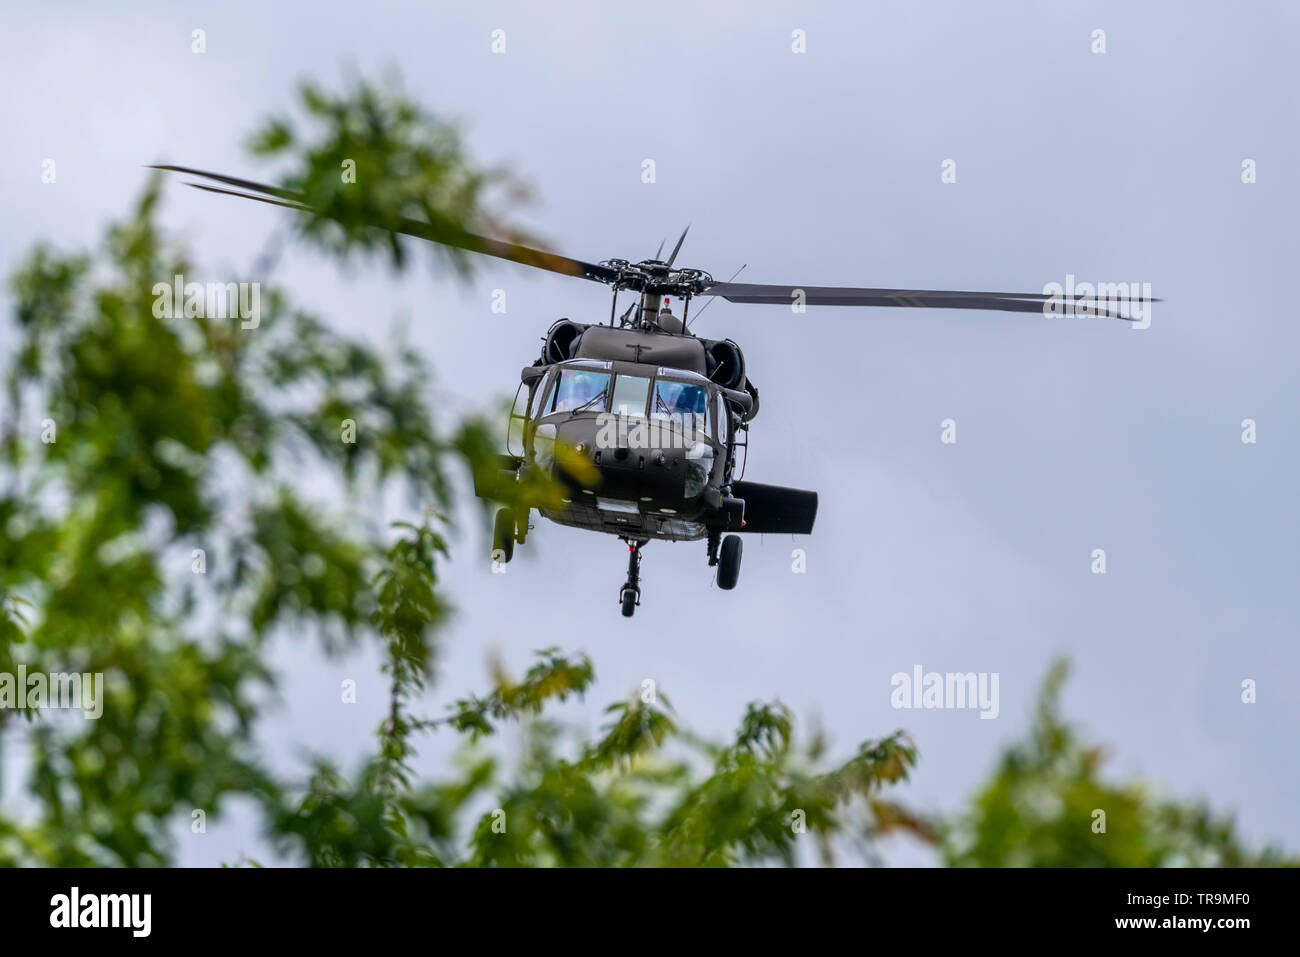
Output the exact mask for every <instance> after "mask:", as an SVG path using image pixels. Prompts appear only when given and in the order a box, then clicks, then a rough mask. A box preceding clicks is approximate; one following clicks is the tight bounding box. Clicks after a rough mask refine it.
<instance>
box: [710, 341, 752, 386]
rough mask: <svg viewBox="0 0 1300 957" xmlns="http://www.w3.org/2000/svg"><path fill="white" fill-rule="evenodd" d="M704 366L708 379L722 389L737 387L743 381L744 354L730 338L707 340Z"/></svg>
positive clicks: (742, 383) (741, 384)
mask: <svg viewBox="0 0 1300 957" xmlns="http://www.w3.org/2000/svg"><path fill="white" fill-rule="evenodd" d="M704 354H705V367H706V369H707V375H708V377H709V378H710V379H712V380H713V381H714V382H716V383H717V384H718V385H720V386H722V387H723V388H724V389H739V388H741V387H742V386H743V385H744V383H745V355H744V353H742V352H741V351H740V346H738V345H736V344H735V343H734V342H732V341H731V340H730V339H716V340H712V341H709V342H708V343H707V344H706V345H705V347H704Z"/></svg>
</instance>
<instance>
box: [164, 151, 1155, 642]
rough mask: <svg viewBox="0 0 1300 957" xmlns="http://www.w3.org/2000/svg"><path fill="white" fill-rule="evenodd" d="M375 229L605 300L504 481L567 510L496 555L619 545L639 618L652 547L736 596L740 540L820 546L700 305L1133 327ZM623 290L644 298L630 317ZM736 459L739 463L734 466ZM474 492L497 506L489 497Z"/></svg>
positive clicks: (522, 511)
mask: <svg viewBox="0 0 1300 957" xmlns="http://www.w3.org/2000/svg"><path fill="white" fill-rule="evenodd" d="M152 168H153V169H161V170H167V171H170V172H177V173H184V174H187V175H192V176H198V177H202V178H204V179H206V180H209V181H211V182H215V183H221V184H223V185H221V186H215V185H211V182H210V183H189V184H188V185H191V186H194V187H196V188H198V189H203V190H207V191H209V192H214V193H221V194H225V195H230V196H238V197H240V198H243V199H251V200H256V201H258V202H263V203H270V204H272V205H276V206H281V207H285V208H288V209H293V210H298V211H301V212H309V213H316V214H317V215H328V213H322V212H321V211H320V210H318V209H315V208H314V207H312V206H311V205H309V203H308V202H307V198H306V196H305V195H304V194H302V193H299V192H297V191H294V190H289V189H282V188H279V187H275V186H269V185H266V184H263V183H256V182H253V181H251V180H246V179H240V178H237V177H232V176H224V175H221V174H218V173H211V172H205V171H203V170H198V169H193V168H190V167H184V166H170V165H159V166H153V167H152ZM229 187H234V188H229ZM373 225H375V226H377V227H379V228H383V229H388V230H391V231H393V232H396V233H399V234H403V235H408V236H414V237H417V238H420V239H424V240H428V241H430V242H434V243H440V244H442V245H445V246H450V247H454V248H457V249H463V250H467V251H470V252H475V253H481V254H483V255H487V256H494V257H496V258H498V259H504V260H508V261H510V262H514V263H518V264H521V265H525V266H531V267H533V268H537V269H543V270H546V271H548V272H553V273H558V274H560V275H565V276H573V277H576V278H579V279H584V280H587V281H590V282H598V283H603V284H604V285H606V286H608V287H610V289H611V291H612V293H613V297H612V302H611V304H610V312H609V316H608V321H604V319H603V317H602V320H601V321H598V322H575V321H572V320H571V319H568V318H564V319H560V320H557V321H556V322H554V323H553V324H552V325H551V326H550V328H549V329H548V330H547V332H546V335H545V336H544V337H543V340H542V343H543V344H542V349H541V355H540V356H539V357H538V358H537V359H536V360H534V361H533V363H532V364H531V365H528V366H525V367H524V368H523V369H522V370H521V372H520V381H519V385H518V387H517V390H516V393H515V402H514V404H513V406H512V408H511V411H510V416H509V418H510V421H509V424H508V427H507V451H506V453H504V454H503V455H502V456H500V460H499V468H500V470H501V474H502V476H503V477H505V478H507V479H509V480H511V481H518V480H521V479H522V478H524V477H525V476H526V475H527V474H528V473H530V472H533V471H535V472H538V473H541V474H543V475H546V476H549V477H551V478H553V479H554V480H556V481H557V482H558V483H559V484H560V486H561V487H562V488H563V490H564V494H563V496H562V498H561V499H560V501H559V503H557V502H555V501H554V500H553V499H549V500H547V501H544V502H543V501H540V500H539V501H536V502H532V503H529V502H523V503H522V505H523V507H522V508H515V507H510V506H503V507H501V508H500V509H499V510H498V511H497V513H496V516H495V521H494V524H493V536H492V557H493V560H494V561H495V562H501V563H504V562H509V561H510V560H511V558H512V557H513V555H514V548H515V545H517V544H518V545H523V544H525V543H526V541H527V535H528V532H529V531H530V530H531V529H532V527H533V526H532V525H531V524H530V523H531V513H532V512H533V511H534V510H536V511H537V512H538V514H539V515H541V516H542V517H543V518H546V519H548V520H550V521H552V522H555V523H557V524H560V525H568V526H572V527H576V528H581V529H586V530H588V531H595V532H602V533H605V534H609V535H613V536H616V537H617V538H618V539H620V540H621V541H623V542H624V543H626V545H627V547H628V565H627V578H626V580H625V581H624V582H623V585H622V586H621V587H620V589H619V598H618V600H619V604H620V606H621V608H622V614H623V615H624V617H629V618H630V617H632V615H633V613H634V612H635V610H636V608H637V607H638V606H639V605H640V604H641V581H640V571H641V550H642V548H643V547H644V546H645V545H646V544H648V543H649V542H650V541H652V540H660V541H670V542H680V541H698V540H701V539H702V540H703V541H704V542H705V550H706V555H707V559H708V565H709V567H711V568H716V569H717V572H716V581H717V584H718V587H719V588H720V589H722V590H726V591H729V590H731V589H734V588H735V587H736V584H737V583H738V581H739V578H740V564H741V555H742V552H743V540H742V537H741V536H742V535H753V534H774V533H780V534H791V535H809V534H811V533H812V530H813V523H814V521H815V520H816V517H817V493H816V492H815V491H809V490H805V489H798V488H789V487H786V486H781V485H768V484H761V483H758V482H753V481H748V480H746V479H745V478H744V471H745V469H744V463H745V462H747V460H748V445H749V443H748V435H749V427H750V423H751V422H753V420H754V417H755V416H756V415H757V414H758V407H759V400H758V388H757V387H756V386H755V385H754V383H753V381H752V380H751V379H750V378H749V375H748V372H747V370H746V368H745V358H744V353H743V352H742V351H741V348H740V346H739V345H738V344H737V343H736V342H735V341H734V340H731V339H705V338H702V337H700V336H698V335H696V334H695V332H693V331H692V330H691V328H690V318H689V317H690V306H691V301H692V300H693V299H699V298H704V297H713V298H722V299H725V300H727V301H728V302H734V303H752V304H767V305H784V306H786V307H787V308H790V307H793V308H794V310H795V311H796V312H802V311H803V309H802V307H804V306H889V307H903V308H913V309H916V308H920V309H976V310H995V311H1002V312H1021V313H1038V314H1039V315H1043V314H1045V313H1047V314H1050V313H1051V311H1052V310H1053V309H1059V308H1060V307H1061V306H1062V305H1064V306H1065V307H1066V308H1067V310H1072V309H1073V308H1075V307H1081V308H1082V309H1083V310H1086V311H1083V312H1082V313H1081V314H1083V315H1091V316H1095V317H1100V318H1110V319H1123V320H1126V321H1134V318H1133V317H1130V316H1128V315H1124V314H1123V312H1122V311H1120V310H1119V309H1111V308H1106V307H1105V306H1101V305H1098V304H1096V303H1095V302H1092V301H1090V300H1089V298H1088V297H1087V296H1068V295H1067V296H1066V297H1065V302H1064V303H1062V301H1061V297H1060V295H1059V294H1053V295H1048V294H1046V293H1002V292H962V291H952V290H916V289H875V288H859V287H844V286H809V285H795V284H783V285H772V284H759V283H736V282H732V281H728V282H718V281H715V280H714V278H713V276H712V275H710V274H709V273H708V272H706V271H704V270H702V269H695V268H686V267H680V266H677V265H675V263H676V260H677V256H678V254H679V253H680V252H681V248H682V244H683V242H684V241H685V239H686V234H687V232H688V231H689V229H690V227H689V226H688V227H687V228H686V230H684V231H683V232H682V234H681V237H680V238H679V239H678V240H677V244H676V246H675V247H674V248H673V250H672V252H671V254H670V255H669V256H668V258H667V259H660V258H659V257H660V256H661V255H662V254H663V246H664V244H660V247H659V251H658V252H656V254H655V256H654V258H651V259H645V260H641V261H639V262H631V261H629V260H625V259H607V260H602V261H600V262H598V263H592V262H587V261H584V260H580V259H573V258H570V257H568V256H563V255H559V254H557V253H552V252H547V251H544V250H540V249H535V248H532V247H529V246H525V245H521V244H518V243H514V242H508V241H504V240H499V239H493V238H489V237H486V236H480V235H476V234H473V233H470V232H467V231H463V230H460V229H458V228H454V227H449V226H446V225H438V226H435V225H434V224H431V223H428V222H422V221H420V220H415V219H410V218H405V217H402V218H398V219H395V220H391V221H390V220H386V221H384V222H382V223H375V224H373ZM732 278H733V279H734V278H735V277H734V276H733V277H732ZM624 291H629V292H631V293H633V294H634V295H633V297H632V301H631V303H630V305H629V306H628V308H627V309H626V310H625V311H624V312H623V313H622V314H621V315H620V314H619V313H618V301H619V294H620V293H621V292H624ZM674 297H676V298H678V299H680V300H681V301H682V303H683V307H682V315H681V316H680V317H678V316H677V315H675V314H674V313H673V312H672V308H671V301H672V299H673V298H674ZM1149 301H1153V302H1154V301H1158V300H1149ZM1107 305H1111V303H1107ZM1066 314H1070V313H1069V312H1067V313H1066ZM516 426H517V427H518V435H519V443H518V449H517V450H515V449H514V447H513V444H512V443H513V436H514V434H515V432H514V429H515V427H516ZM738 453H744V454H743V456H740V459H741V461H740V462H739V463H738ZM575 456H576V460H577V464H580V465H581V467H575V458H574V457H575ZM476 492H477V493H478V494H480V496H483V497H487V495H486V493H485V492H484V491H483V490H482V487H481V486H477V487H476Z"/></svg>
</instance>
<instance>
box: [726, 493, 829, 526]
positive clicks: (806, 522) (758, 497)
mask: <svg viewBox="0 0 1300 957" xmlns="http://www.w3.org/2000/svg"><path fill="white" fill-rule="evenodd" d="M731 494H732V495H733V496H735V497H736V498H741V499H744V500H745V525H744V527H743V528H741V531H742V532H758V533H760V534H782V535H811V534H812V530H813V522H814V521H815V520H816V518H817V493H816V492H808V491H805V490H803V489H801V488H784V487H783V486H780V485H760V484H759V483H757V482H732V483H731Z"/></svg>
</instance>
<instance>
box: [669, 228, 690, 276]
mask: <svg viewBox="0 0 1300 957" xmlns="http://www.w3.org/2000/svg"><path fill="white" fill-rule="evenodd" d="M690 231H691V224H690V223H687V224H686V228H685V229H683V230H682V235H681V238H680V239H678V240H677V245H676V246H674V247H673V254H672V255H671V256H669V257H668V265H670V266H671V265H672V264H673V262H674V261H675V260H676V259H677V254H678V253H679V252H681V251H682V243H684V242H686V234H687V233H689V232H690Z"/></svg>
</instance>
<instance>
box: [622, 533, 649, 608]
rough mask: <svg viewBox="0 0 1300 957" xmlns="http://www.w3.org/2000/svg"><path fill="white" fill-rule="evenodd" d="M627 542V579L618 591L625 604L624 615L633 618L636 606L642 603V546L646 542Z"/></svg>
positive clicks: (626, 540)
mask: <svg viewBox="0 0 1300 957" xmlns="http://www.w3.org/2000/svg"><path fill="white" fill-rule="evenodd" d="M623 541H625V542H627V581H625V582H623V588H622V590H620V591H619V593H618V600H619V601H620V602H622V604H623V617H624V618H631V617H632V614H633V612H635V611H636V606H637V605H639V604H641V546H642V545H644V544H645V542H634V541H632V540H631V539H630V538H625V539H623Z"/></svg>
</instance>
